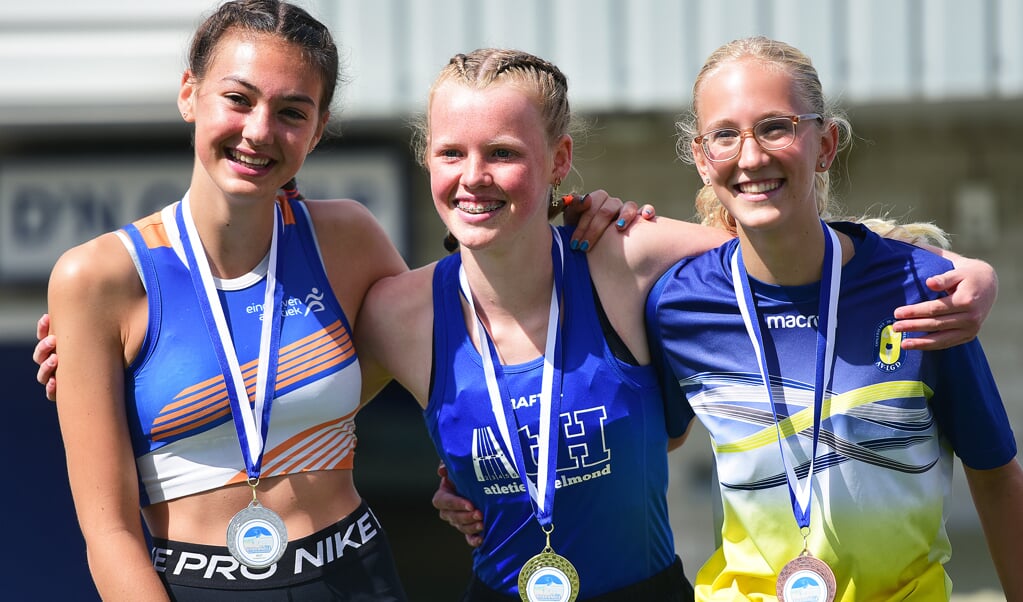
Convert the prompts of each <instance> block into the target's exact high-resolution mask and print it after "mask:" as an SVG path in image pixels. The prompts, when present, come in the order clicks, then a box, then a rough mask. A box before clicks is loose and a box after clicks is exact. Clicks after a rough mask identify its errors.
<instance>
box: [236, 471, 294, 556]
mask: <svg viewBox="0 0 1023 602" xmlns="http://www.w3.org/2000/svg"><path fill="white" fill-rule="evenodd" d="M250 486H252V501H251V502H249V505H248V506H246V507H245V508H243V509H242V510H240V511H239V512H238V514H235V515H234V516H233V517H232V518H231V521H230V522H229V523H228V524H227V550H228V551H229V552H231V556H234V558H235V560H237V561H238V562H240V563H242V564H244V565H245V566H247V567H249V568H253V569H261V568H264V567H268V566H270V565H272V564H274V563H276V562H277V561H278V560H280V559H281V556H283V555H284V550H285V549H286V548H287V546H288V529H287V527H285V526H284V521H283V520H281V517H280V516H279V515H278V514H277V513H276V512H274V511H273V510H270V509H269V508H264V507H263V505H262V504H260V503H259V500H258V499H256V487H255V483H250Z"/></svg>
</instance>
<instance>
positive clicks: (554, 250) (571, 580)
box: [458, 228, 579, 602]
mask: <svg viewBox="0 0 1023 602" xmlns="http://www.w3.org/2000/svg"><path fill="white" fill-rule="evenodd" d="M551 232H552V236H553V240H552V242H551V261H552V263H553V264H554V269H553V276H554V284H553V286H552V287H551V305H550V314H549V316H548V318H547V341H546V343H545V345H544V363H543V375H542V378H541V385H540V401H539V406H540V419H539V424H538V429H539V434H538V436H537V439H536V447H537V462H536V467H537V469H536V483H533V481H532V480H531V479H530V478H529V476H528V475H527V474H526V463H525V460H524V456H523V452H522V442H521V441H520V440H519V428H518V427H519V424H518V418H517V417H516V415H515V412H514V409H512V410H511V411H510V412H509V411H506V410H505V407H504V405H505V404H504V401H503V400H506V399H512V398H513V397H512V396H511V395H509V394H508V391H507V381H506V379H505V376H504V370H503V368H502V366H501V362H500V359H499V357H498V355H497V349H496V347H495V345H494V342H493V340H491V338H490V336H489V334H488V333H487V331H486V328H484V326H483V321H482V320H481V319H480V317H479V314H478V313H477V312H476V305H475V301H474V300H473V296H472V290H471V289H470V288H469V281H468V278H467V277H466V275H465V267H464V266H463V267H462V268H460V269H459V274H458V277H459V284H460V286H461V290H462V295H463V296H464V297H465V299H466V303H467V304H468V305H469V309H470V311H471V312H472V315H473V317H474V318H475V323H476V337H477V339H478V340H479V345H480V356H481V360H482V364H483V374H484V377H485V378H486V382H487V392H488V394H489V397H490V407H491V410H492V411H493V414H494V418H495V421H496V422H497V429H498V431H499V432H500V434H501V440H502V442H503V443H504V445H505V448H506V449H508V450H510V451H511V452H512V453H511V457H512V458H513V459H514V460H515V471H516V472H517V473H518V475H517V476H518V477H519V478H520V480H521V481H522V484H523V485H524V486H525V489H526V491H528V493H529V500H530V503H531V504H532V507H533V515H534V516H535V517H536V520H537V522H538V523H539V524H540V529H541V530H542V531H543V533H544V535H545V537H546V545H545V546H544V547H543V549H542V550H541V551H540V553H539V554H537V555H536V556H533V557H532V558H530V559H529V560H527V561H526V563H525V564H524V565H523V566H522V568H521V569H520V570H519V580H518V590H519V597H520V598H521V599H522V600H523V602H541V601H542V602H574V600H575V599H576V597H577V596H578V595H579V573H578V572H577V571H576V570H575V567H574V566H572V563H571V562H569V560H568V559H567V558H565V557H563V556H561V555H559V554H556V553H555V552H554V549H553V548H552V547H551V533H553V531H554V523H553V518H554V491H555V486H554V482H555V478H556V476H557V475H556V473H557V456H558V439H559V433H560V429H559V428H558V422H559V419H560V418H559V417H560V413H561V396H562V366H563V364H564V361H563V360H564V349H563V345H562V340H561V338H562V337H561V328H560V325H561V298H562V295H561V291H562V282H563V276H564V262H565V258H564V248H563V247H562V244H563V243H562V240H561V234H560V233H559V232H558V231H557V230H555V229H554V228H551ZM513 435H514V436H513Z"/></svg>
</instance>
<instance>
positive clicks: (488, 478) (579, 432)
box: [472, 406, 611, 495]
mask: <svg viewBox="0 0 1023 602" xmlns="http://www.w3.org/2000/svg"><path fill="white" fill-rule="evenodd" d="M606 420H607V410H606V409H605V408H604V407H603V406H597V407H593V408H587V409H580V410H575V411H572V412H565V413H563V414H561V416H560V421H559V423H560V426H561V432H560V439H561V442H560V444H559V447H560V450H559V452H558V464H557V477H556V480H555V482H554V486H555V487H556V488H561V487H567V486H569V485H577V484H579V483H582V482H584V481H589V480H591V479H595V478H600V477H602V476H606V475H609V474H611V450H610V449H608V448H607V447H606V443H605V441H606V438H605V436H604V422H605V421H606ZM537 430H538V429H537V427H536V425H527V426H524V427H522V428H520V429H519V431H518V432H517V433H513V434H512V436H519V437H520V439H519V440H520V441H522V442H523V449H522V451H523V455H524V456H525V457H524V458H523V460H524V461H525V463H526V467H525V468H526V474H527V475H528V476H530V477H532V479H531V480H533V479H535V478H536V474H537V464H536V463H537V454H538V448H539V441H538V433H537ZM495 431H496V428H495V427H493V426H485V427H478V428H475V429H473V432H472V461H473V467H474V468H475V471H476V480H477V481H478V482H481V483H485V482H494V484H493V485H489V486H486V487H484V488H483V489H484V493H486V494H487V495H499V494H507V493H521V492H523V491H524V486H523V485H522V482H521V480H520V479H519V473H518V470H516V468H515V460H514V456H513V455H512V452H511V450H507V449H505V445H504V442H503V441H502V440H501V436H500V435H499V434H498V433H497V432H495ZM501 481H505V482H503V483H502V482H501Z"/></svg>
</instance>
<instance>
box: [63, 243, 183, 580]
mask: <svg viewBox="0 0 1023 602" xmlns="http://www.w3.org/2000/svg"><path fill="white" fill-rule="evenodd" d="M48 303H49V309H50V314H51V327H52V332H53V334H54V335H56V340H57V344H58V345H59V347H60V354H61V359H60V375H61V376H60V378H61V382H62V383H63V385H62V386H61V388H60V390H59V391H58V394H57V415H58V418H59V421H60V429H61V434H62V436H63V440H64V448H65V453H66V456H67V467H68V479H69V482H70V484H71V493H72V495H73V497H74V502H75V509H76V511H77V514H78V522H79V525H80V527H81V529H82V534H83V535H84V536H85V542H86V546H87V550H88V559H89V568H90V571H91V572H92V577H93V580H94V581H95V583H96V587H97V589H98V591H99V592H100V594H101V596H102V597H103V598H104V599H105V600H161V599H162V600H166V599H167V597H166V593H165V592H164V589H163V586H162V585H161V584H160V581H159V579H158V578H157V575H156V572H155V571H154V570H153V567H152V564H151V563H150V560H149V553H148V550H147V548H146V544H145V537H144V535H143V533H142V528H141V525H140V521H139V498H138V480H137V477H136V471H135V459H134V455H133V453H132V449H131V441H130V436H129V434H128V424H127V418H126V413H125V392H124V369H125V365H126V364H127V362H129V361H131V359H133V358H134V355H135V353H137V350H138V348H139V346H140V345H141V341H142V338H143V337H144V336H145V330H146V323H147V320H148V310H147V307H146V296H145V292H144V290H143V288H142V283H141V282H140V280H139V278H138V274H137V272H136V270H135V266H134V264H133V263H132V261H131V258H130V256H129V254H128V252H127V250H126V249H125V248H124V245H123V244H122V243H121V241H120V240H118V238H117V237H116V235H114V234H106V235H103V236H101V237H99V238H97V239H94V240H92V241H90V242H87V243H85V244H83V245H81V246H79V247H76V248H74V249H71V250H70V251H68V252H66V253H65V254H64V255H63V256H62V257H61V258H60V259H59V260H58V261H57V264H56V265H55V266H54V269H53V272H52V274H51V276H50V282H49V292H48Z"/></svg>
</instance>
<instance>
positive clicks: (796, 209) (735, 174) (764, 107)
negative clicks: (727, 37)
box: [692, 58, 838, 235]
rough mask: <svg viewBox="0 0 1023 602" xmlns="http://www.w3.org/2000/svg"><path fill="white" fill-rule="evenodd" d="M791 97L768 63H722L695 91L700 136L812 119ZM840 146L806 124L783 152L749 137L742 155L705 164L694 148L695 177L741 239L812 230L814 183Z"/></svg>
mask: <svg viewBox="0 0 1023 602" xmlns="http://www.w3.org/2000/svg"><path fill="white" fill-rule="evenodd" d="M796 90H797V88H796V86H795V85H794V81H793V77H792V75H791V74H790V73H789V72H788V71H786V70H785V69H782V68H780V67H777V66H775V65H773V64H771V63H768V62H765V61H762V60H758V59H750V58H745V59H739V60H733V61H728V62H725V63H723V64H722V65H721V66H720V67H718V68H717V69H716V70H715V71H713V72H711V73H708V74H707V75H706V77H705V78H704V79H703V81H702V82H701V84H700V87H699V89H698V91H697V98H696V102H695V103H694V104H695V107H696V114H697V119H698V123H699V129H700V131H701V132H708V131H711V130H715V129H718V128H726V127H730V128H736V129H739V130H746V129H748V128H751V127H753V125H754V124H755V123H757V122H759V121H760V120H762V119H765V118H768V117H778V116H789V115H799V114H804V113H809V112H811V107H809V106H807V103H805V102H802V101H801V99H800V98H799V96H798V94H797V93H796ZM837 142H838V139H837V132H836V130H835V128H834V127H831V126H826V127H824V126H821V125H820V124H819V123H818V122H817V121H815V120H808V121H803V122H801V123H800V124H799V125H798V126H797V128H796V138H795V141H794V142H793V143H792V145H791V146H789V147H788V148H784V149H782V150H776V151H765V150H763V149H762V148H761V147H760V145H759V144H758V143H757V141H756V140H755V139H754V138H752V137H746V138H744V140H743V142H742V147H741V149H740V151H739V155H738V156H737V157H736V158H734V159H732V160H729V161H722V162H712V161H710V160H708V159H707V157H706V156H705V155H704V153H703V150H702V149H701V148H699V145H697V144H695V143H694V144H693V149H692V150H693V154H694V157H695V159H696V165H697V169H698V170H699V172H700V175H701V176H703V177H704V178H705V179H709V180H710V183H711V186H713V188H714V192H715V194H716V195H717V197H718V198H719V199H720V201H721V203H722V204H723V205H724V206H725V208H726V209H727V210H728V212H729V213H730V214H731V215H732V217H734V218H735V221H736V224H737V226H738V229H739V230H740V233H741V232H745V233H746V234H747V235H749V234H750V233H752V232H755V231H770V230H773V229H776V228H779V227H781V226H785V227H787V228H800V229H803V231H806V230H805V228H807V227H809V224H816V223H817V221H818V219H819V218H818V213H817V204H816V197H815V193H814V179H815V178H814V176H815V173H816V172H817V171H818V170H823V169H824V168H821V167H820V163H821V161H824V162H825V164H826V165H830V164H831V160H832V158H833V157H834V154H835V151H836V149H837ZM814 227H816V226H814Z"/></svg>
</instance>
